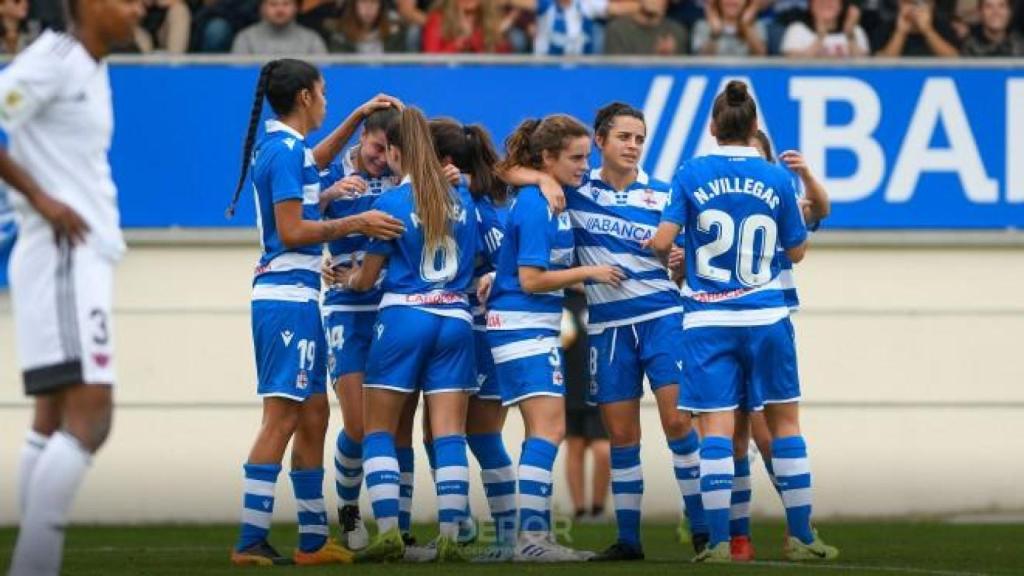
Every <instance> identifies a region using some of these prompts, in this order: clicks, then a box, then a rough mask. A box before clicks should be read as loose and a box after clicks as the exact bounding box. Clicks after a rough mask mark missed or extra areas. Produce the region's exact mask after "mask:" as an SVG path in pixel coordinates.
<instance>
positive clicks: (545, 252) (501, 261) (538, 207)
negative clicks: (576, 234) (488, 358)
mask: <svg viewBox="0 0 1024 576" xmlns="http://www.w3.org/2000/svg"><path fill="white" fill-rule="evenodd" d="M572 264H573V234H572V224H571V222H570V220H569V214H568V213H565V212H563V213H562V214H559V215H557V216H556V215H554V214H553V213H552V212H551V209H550V208H549V207H548V203H547V200H545V199H544V196H543V195H542V194H541V192H540V189H539V188H537V187H536V186H526V187H524V188H521V189H520V190H519V194H518V196H517V197H516V199H515V200H514V201H513V203H512V206H511V208H510V210H509V215H508V222H507V224H506V226H505V238H504V241H503V242H502V243H501V248H499V250H498V265H497V274H496V276H495V278H494V287H493V288H492V289H491V297H490V300H489V301H488V307H489V310H488V313H487V329H488V330H532V329H544V330H554V331H556V332H557V331H558V330H559V329H560V327H561V323H562V299H563V296H564V294H563V291H562V290H557V291H555V292H545V293H542V294H527V293H526V292H524V291H523V289H522V287H521V286H520V285H519V267H520V266H534V267H537V268H541V269H544V270H563V269H565V268H569V267H570V266H572Z"/></svg>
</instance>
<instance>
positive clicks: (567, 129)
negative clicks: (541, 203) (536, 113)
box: [499, 114, 590, 170]
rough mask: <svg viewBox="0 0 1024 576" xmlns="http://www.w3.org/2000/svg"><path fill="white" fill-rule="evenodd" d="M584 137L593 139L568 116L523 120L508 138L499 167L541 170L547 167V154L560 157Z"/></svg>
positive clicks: (577, 121)
mask: <svg viewBox="0 0 1024 576" xmlns="http://www.w3.org/2000/svg"><path fill="white" fill-rule="evenodd" d="M581 136H590V133H589V132H587V127H586V126H584V125H583V124H582V123H581V122H580V121H579V120H577V119H575V118H573V117H572V116H569V115H567V114H552V115H550V116H546V117H545V118H544V119H543V120H538V119H536V118H529V119H526V120H523V121H522V122H520V123H519V126H516V129H515V130H514V131H513V132H512V134H510V135H509V137H508V138H507V139H505V159H504V160H503V161H502V162H501V164H500V166H499V168H500V169H501V170H507V169H509V168H514V167H516V166H522V167H524V168H540V167H541V166H543V164H544V152H550V153H554V154H558V153H559V152H561V151H562V150H565V147H566V146H567V145H568V144H569V140H571V139H573V138H579V137H581Z"/></svg>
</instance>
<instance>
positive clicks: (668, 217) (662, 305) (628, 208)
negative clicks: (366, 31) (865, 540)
mask: <svg viewBox="0 0 1024 576" xmlns="http://www.w3.org/2000/svg"><path fill="white" fill-rule="evenodd" d="M264 101H266V102H269V104H270V107H271V108H272V109H273V112H274V114H275V118H274V119H272V120H269V121H268V122H267V123H266V129H265V134H264V135H263V136H262V137H261V138H260V139H259V140H258V141H257V140H256V134H257V132H258V123H259V119H260V117H261V114H262V110H263V105H264ZM325 113H326V91H325V83H324V80H323V77H322V76H321V74H320V72H319V71H318V70H317V68H316V67H314V66H312V65H310V64H308V63H305V62H302V61H298V60H290V59H282V60H275V61H272V62H270V63H268V64H266V65H265V66H264V67H263V69H262V71H261V73H260V77H259V81H258V85H257V89H256V98H255V103H254V106H253V109H252V115H251V120H250V124H249V131H248V136H247V139H246V144H245V150H244V152H243V166H242V172H241V174H240V177H239V182H238V187H237V189H236V192H235V201H237V199H238V194H239V192H240V191H241V189H242V188H243V187H244V186H245V183H246V182H247V181H248V180H249V178H250V177H251V180H252V183H253V186H254V191H255V197H256V209H257V224H258V227H259V232H260V239H261V245H262V248H263V253H262V257H261V259H260V262H259V265H258V267H257V269H256V274H255V279H254V283H253V296H252V333H253V341H254V346H255V352H256V365H257V375H258V392H259V395H260V396H261V397H262V399H263V420H262V426H261V428H260V430H259V434H258V437H257V439H256V441H255V443H254V444H253V448H252V451H251V452H250V453H249V457H248V459H247V461H246V463H245V466H244V473H245V489H244V492H245V493H244V498H243V510H242V526H241V531H240V534H239V539H238V542H237V544H236V546H235V548H234V550H233V552H232V561H233V562H234V563H235V564H239V565H250V564H251V565H272V564H284V563H291V562H294V563H297V564H327V563H346V562H351V561H353V560H358V561H394V560H403V559H404V560H406V561H417V562H422V561H439V562H445V561H463V560H473V561H479V562H505V561H521V562H575V561H586V560H590V561H622V560H640V559H643V557H644V553H643V547H642V542H641V536H640V527H641V500H642V496H643V491H644V476H643V467H642V465H641V461H640V438H641V432H640V399H641V397H642V396H643V393H644V391H643V381H644V378H645V377H646V379H647V381H648V383H649V386H650V388H651V390H652V392H653V395H654V397H655V400H656V404H657V408H658V413H659V415H660V419H661V424H662V429H663V431H664V433H665V439H666V443H667V444H668V449H669V450H670V451H671V454H672V463H673V467H674V472H675V477H676V479H677V482H678V485H679V489H680V492H681V499H682V501H683V506H682V508H683V509H684V510H685V514H686V519H687V521H688V525H689V529H690V531H691V540H692V542H693V545H694V549H695V551H696V556H695V557H694V561H697V562H730V561H733V560H737V561H749V560H752V559H753V557H754V550H753V547H752V546H751V543H750V527H749V505H750V466H749V460H748V458H747V454H746V453H747V445H748V444H749V441H750V438H751V435H752V434H753V437H754V439H755V441H756V443H757V445H758V447H759V450H760V451H761V452H762V454H763V455H764V461H765V465H766V468H767V469H768V472H769V474H770V475H771V477H772V480H773V482H774V484H775V486H776V489H777V491H778V492H779V494H780V496H781V498H782V502H783V504H784V506H785V510H786V519H787V536H786V541H785V555H786V557H787V558H789V559H791V560H831V559H834V558H836V557H837V556H838V551H837V549H836V548H834V547H832V546H829V545H827V544H825V543H824V542H823V541H822V540H821V539H820V538H819V537H818V535H817V534H816V532H815V531H814V529H813V528H812V526H811V518H810V516H811V475H810V467H809V464H808V458H807V449H806V444H805V442H804V439H803V436H802V435H801V432H800V424H799V411H798V406H799V399H800V387H799V380H798V376H797V363H796V351H795V342H794V333H793V326H792V324H791V323H790V320H789V316H790V312H791V309H795V307H796V306H797V300H796V292H795V287H794V285H793V281H792V274H791V268H792V264H793V263H796V262H799V261H800V260H802V259H803V257H804V253H805V251H806V249H807V233H808V229H809V228H813V227H814V226H816V225H817V223H818V222H819V221H820V220H821V219H822V218H824V217H825V216H826V215H827V213H828V198H827V195H826V194H825V191H824V190H823V189H822V187H821V185H820V184H819V183H818V182H817V180H815V178H814V177H813V176H812V175H811V173H810V172H809V170H808V169H807V167H806V165H805V164H804V163H803V159H802V158H801V156H800V155H799V153H796V152H786V153H785V154H783V155H782V156H780V158H781V160H782V161H783V162H784V163H785V164H786V165H787V167H788V168H789V170H787V169H783V168H781V167H779V166H776V165H774V157H773V155H772V152H771V149H770V143H769V142H768V139H767V137H766V136H765V135H764V133H763V132H761V131H760V130H759V129H758V118H757V108H756V105H755V103H754V100H753V98H752V97H751V95H750V93H749V92H748V90H747V87H746V85H745V84H743V83H742V82H738V81H733V82H730V83H729V84H728V86H727V87H726V89H725V90H724V91H723V92H722V93H721V94H719V95H718V97H717V98H716V100H715V103H714V107H713V111H712V122H711V128H710V129H711V132H712V135H713V136H714V137H715V138H716V140H717V142H718V145H719V146H718V148H717V149H716V150H715V151H714V152H713V153H711V154H709V155H707V156H703V157H699V158H695V159H693V160H690V161H688V162H686V163H684V164H683V166H682V167H681V168H680V169H679V171H678V173H677V174H676V176H675V178H674V180H673V182H672V183H671V185H669V184H666V183H663V182H658V181H656V180H654V179H652V178H650V177H649V176H648V175H647V174H645V173H644V171H643V170H642V169H641V168H640V167H639V161H640V158H641V155H642V151H643V147H644V141H645V137H646V125H645V119H644V116H643V113H642V112H641V111H639V110H637V109H636V108H633V107H632V106H629V105H627V104H622V103H617V102H616V103H612V104H609V105H607V106H605V107H603V108H602V109H601V110H599V111H598V113H597V115H596V117H595V118H594V121H593V132H591V131H590V130H589V129H588V128H587V127H586V126H585V125H584V124H583V123H581V122H580V121H579V120H577V119H575V118H572V117H570V116H567V115H563V114H553V115H549V116H547V117H544V118H542V119H530V120H526V121H523V122H522V123H521V124H520V125H519V126H518V127H517V128H516V129H515V131H514V132H513V133H512V134H511V135H510V136H509V137H508V138H507V140H506V142H505V153H504V155H503V156H502V155H499V154H498V152H497V151H496V150H495V147H494V145H493V143H492V141H491V138H490V136H489V135H488V133H487V131H486V130H484V129H483V128H482V127H480V126H478V125H472V126H464V125H462V124H460V123H459V122H458V121H457V120H455V119H451V118H436V119H431V120H428V119H426V118H424V116H423V114H422V112H420V110H418V109H417V108H415V107H412V106H406V105H404V104H403V103H402V102H400V101H399V100H397V99H395V98H393V97H390V96H385V95H381V96H377V97H375V98H373V99H371V100H370V101H368V102H367V103H365V104H363V105H362V106H360V107H359V108H358V109H356V110H355V111H353V112H352V113H351V114H350V115H349V117H348V118H346V120H345V121H344V122H343V123H342V124H341V125H340V126H338V127H337V128H336V129H335V130H333V131H332V132H331V133H330V135H328V136H327V137H326V138H325V139H324V140H323V141H322V142H320V143H318V144H317V145H315V146H312V145H310V144H309V143H308V142H307V136H308V134H309V133H310V132H312V131H314V130H316V129H318V128H319V127H320V125H321V123H322V122H323V120H324V117H325ZM357 131H358V143H357V144H356V145H354V146H352V147H351V148H348V149H343V147H344V145H345V143H346V142H348V141H349V140H350V139H351V138H352V137H354V136H355V135H356V133H357ZM592 143H594V144H596V145H597V147H598V148H599V151H600V157H601V166H600V167H598V168H594V169H590V168H589V166H588V161H589V157H590V152H591V145H592ZM233 206H234V204H232V209H233ZM325 243H326V244H327V247H328V250H329V253H330V256H329V261H327V262H323V261H322V260H323V246H324V244H325ZM322 284H323V285H324V286H326V288H325V289H323V290H322V289H321V286H322ZM567 289H569V290H573V289H582V290H583V291H584V292H585V294H586V298H587V305H588V314H589V316H588V321H587V329H588V333H589V339H590V372H591V386H590V390H589V401H590V402H592V403H594V404H596V405H598V406H599V407H600V410H601V414H602V417H603V420H604V422H605V425H606V426H607V428H608V432H609V436H610V440H611V445H612V449H611V450H612V452H611V462H612V493H613V496H614V503H615V515H616V520H617V525H618V535H617V538H616V540H615V542H614V543H612V544H611V545H610V546H609V547H608V548H607V549H606V550H604V551H603V552H600V553H594V552H587V551H581V550H574V549H571V548H568V547H566V546H563V545H561V544H559V543H558V542H557V541H556V539H555V537H554V536H553V531H552V518H551V496H552V486H553V482H552V468H553V466H554V462H555V459H556V456H557V453H558V447H559V445H560V444H561V442H562V440H563V439H564V436H565V406H564V380H565V378H564V375H563V367H562V356H561V351H560V343H559V338H558V337H559V329H560V324H561V319H562V308H563V291H564V290H567ZM328 379H329V380H330V381H331V382H332V383H333V385H334V389H335V393H336V395H337V397H338V399H339V401H340V404H341V410H342V414H343V419H344V428H343V429H342V430H341V432H340V433H339V435H338V438H337V449H336V457H335V468H336V477H335V483H336V487H337V502H338V513H339V521H340V524H341V527H342V539H341V541H340V542H338V543H336V542H334V541H333V540H331V538H330V528H329V525H328V520H327V512H326V507H325V504H324V498H323V482H324V469H323V461H322V460H323V457H322V455H323V451H324V442H325V436H326V432H327V422H328V415H329V411H330V408H329V403H328V400H327V397H326V389H327V382H328ZM421 392H422V394H423V399H424V400H423V409H424V413H423V423H424V425H423V438H424V444H425V448H426V453H427V456H428V460H429V465H430V470H431V475H432V477H433V479H434V482H435V486H436V492H437V510H438V522H439V529H438V531H439V534H438V536H437V538H436V539H434V540H433V541H432V542H430V543H429V544H427V545H420V546H417V545H416V541H415V539H414V538H413V536H412V534H411V519H410V510H411V502H412V491H413V481H412V478H413V467H414V457H413V447H412V428H413V417H414V415H415V412H416V409H417V407H418V404H419V396H420V393H421ZM512 406H516V407H518V408H519V411H520V413H521V415H522V418H523V422H524V427H525V436H526V437H525V439H524V441H523V444H522V452H521V456H520V460H519V463H518V465H517V466H515V467H514V466H513V463H512V460H511V458H510V457H509V455H508V452H507V450H506V447H505V442H504V438H503V435H502V430H503V426H504V423H505V418H506V414H507V409H508V408H509V407H512ZM289 442H291V443H292V451H291V454H292V456H291V458H292V461H291V472H290V477H291V480H292V485H293V488H294V494H295V498H296V501H297V508H298V521H299V546H298V549H297V550H296V552H295V554H294V555H293V557H292V558H286V557H284V556H282V555H281V554H279V553H278V552H277V551H276V550H275V549H274V548H273V547H272V546H271V545H270V544H269V542H268V540H267V536H268V531H269V528H270V523H271V517H272V514H273V506H274V497H275V485H276V481H277V478H278V475H279V473H280V471H281V467H282V466H281V461H282V459H283V456H284V452H285V448H286V447H287V446H288V444H289ZM467 447H468V450H469V451H470V452H472V453H473V456H474V457H475V458H476V460H477V462H478V463H479V465H480V468H481V481H482V483H483V487H484V491H485V493H486V495H487V501H488V505H489V508H490V513H491V517H492V520H493V522H494V526H495V536H496V537H495V540H494V542H493V543H492V544H491V545H490V546H489V547H487V548H486V549H485V550H483V551H482V552H481V553H479V554H476V555H474V556H473V557H472V558H470V557H469V554H468V552H467V551H468V550H469V549H468V548H466V547H464V546H463V544H465V543H466V542H468V541H472V540H473V539H475V537H476V532H477V527H476V524H475V522H474V521H473V518H472V516H471V514H470V511H469V507H468V494H469V484H470V477H469V467H468V458H467ZM364 481H365V484H366V487H367V491H368V494H369V499H370V501H371V503H372V510H373V517H374V519H375V521H376V524H377V531H378V532H377V534H376V536H374V537H373V538H372V539H371V538H370V537H369V534H368V532H367V529H366V528H365V526H364V525H363V522H362V520H361V516H360V511H359V504H358V503H359V495H360V489H361V486H362V484H363V482H364Z"/></svg>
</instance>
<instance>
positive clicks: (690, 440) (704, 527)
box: [668, 430, 708, 534]
mask: <svg viewBox="0 0 1024 576" xmlns="http://www.w3.org/2000/svg"><path fill="white" fill-rule="evenodd" d="M668 448H669V450H671V451H672V467H673V468H674V469H675V474H676V483H678V484H679V492H680V494H682V496H683V507H684V508H683V513H684V514H686V521H687V522H688V523H689V524H690V533H691V534H707V533H708V524H707V521H706V520H705V518H704V503H703V502H702V501H701V495H700V437H699V436H697V431H696V430H690V433H689V434H687V435H686V436H683V437H682V438H676V439H675V440H670V441H669V443H668Z"/></svg>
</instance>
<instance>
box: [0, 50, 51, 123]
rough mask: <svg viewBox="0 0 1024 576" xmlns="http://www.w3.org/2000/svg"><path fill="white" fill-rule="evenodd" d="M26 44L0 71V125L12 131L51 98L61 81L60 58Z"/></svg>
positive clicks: (32, 115) (29, 118) (30, 117)
mask: <svg viewBox="0 0 1024 576" xmlns="http://www.w3.org/2000/svg"><path fill="white" fill-rule="evenodd" d="M33 48H36V47H30V48H29V49H28V51H27V52H25V53H24V54H23V55H22V56H21V57H19V58H17V59H15V60H14V62H12V63H11V65H10V66H8V67H7V68H5V69H4V70H3V71H2V72H0V127H3V129H4V130H5V131H7V132H13V131H15V130H17V129H18V128H19V127H20V126H22V125H23V124H25V122H27V121H29V120H31V119H32V117H34V116H35V115H36V114H37V113H38V112H39V110H41V109H42V108H43V107H44V106H46V105H47V104H49V103H50V102H52V101H53V100H55V99H56V98H57V96H58V94H59V93H60V88H61V85H62V83H63V81H64V73H63V71H62V68H63V66H61V65H60V64H61V63H60V60H57V59H50V58H44V57H43V56H42V55H37V54H36V52H38V51H39V50H36V49H33Z"/></svg>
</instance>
